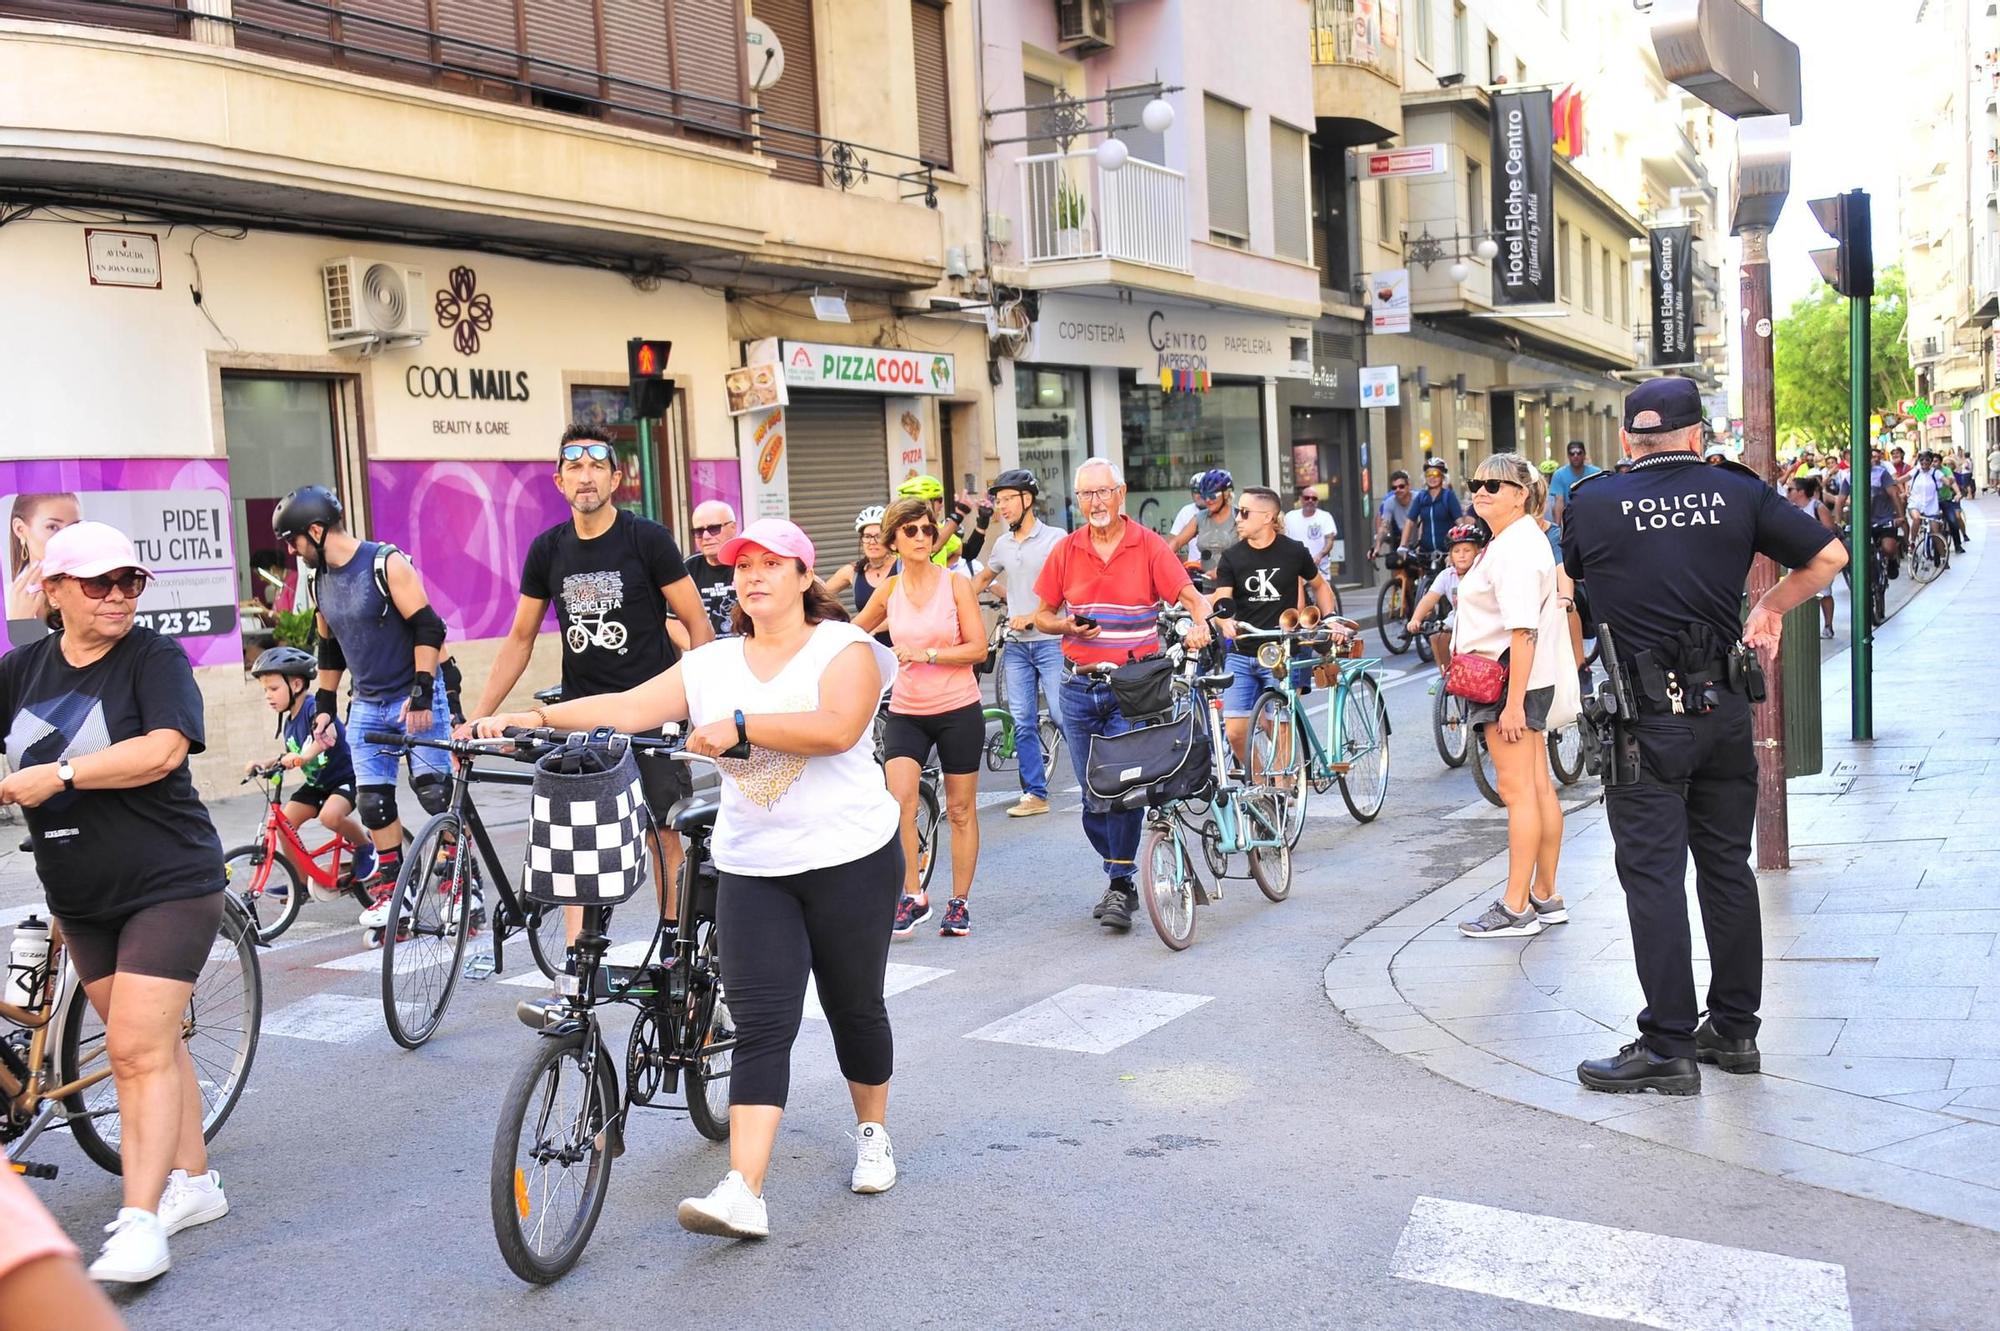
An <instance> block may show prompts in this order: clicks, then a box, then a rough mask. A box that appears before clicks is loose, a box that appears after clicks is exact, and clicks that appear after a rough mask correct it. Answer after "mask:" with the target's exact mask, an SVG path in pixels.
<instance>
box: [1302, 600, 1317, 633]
mask: <svg viewBox="0 0 2000 1331" xmlns="http://www.w3.org/2000/svg"><path fill="white" fill-rule="evenodd" d="M1297 614H1298V624H1299V627H1300V628H1302V629H1316V628H1318V627H1319V608H1318V607H1317V606H1310V605H1309V606H1307V607H1306V608H1305V609H1303V610H1300V611H1298V612H1297Z"/></svg>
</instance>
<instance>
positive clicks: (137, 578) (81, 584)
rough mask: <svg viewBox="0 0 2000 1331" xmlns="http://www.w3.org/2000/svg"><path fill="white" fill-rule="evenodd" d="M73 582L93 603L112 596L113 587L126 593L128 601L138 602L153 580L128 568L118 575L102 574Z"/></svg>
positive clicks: (76, 579) (134, 569)
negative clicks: (147, 585)
mask: <svg viewBox="0 0 2000 1331" xmlns="http://www.w3.org/2000/svg"><path fill="white" fill-rule="evenodd" d="M73 581H74V582H75V583H76V585H77V587H78V588H79V589H80V590H81V591H82V592H83V594H84V595H85V596H87V597H89V598H90V599H91V600H93V601H101V600H103V599H104V598H105V597H107V596H109V595H111V589H112V588H113V587H116V588H117V589H118V590H119V591H120V592H122V593H124V595H125V599H126V600H128V601H136V600H138V599H139V597H140V595H141V594H142V593H143V592H144V591H145V590H146V584H147V583H148V582H149V581H151V578H150V577H149V575H147V574H144V573H141V572H140V571H139V570H138V569H136V568H128V569H121V570H120V571H118V572H116V573H105V574H101V575H100V576H98V577H95V578H75V579H73Z"/></svg>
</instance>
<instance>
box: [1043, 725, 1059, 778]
mask: <svg viewBox="0 0 2000 1331" xmlns="http://www.w3.org/2000/svg"><path fill="white" fill-rule="evenodd" d="M1039 730H1040V732H1041V736H1042V767H1043V770H1044V771H1045V772H1048V773H1053V772H1054V771H1055V770H1056V758H1057V756H1058V755H1060V754H1061V753H1062V727H1061V726H1059V725H1057V724H1056V723H1055V720H1054V718H1052V717H1047V716H1045V717H1043V718H1042V721H1041V725H1040V726H1039Z"/></svg>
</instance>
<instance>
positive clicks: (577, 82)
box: [522, 0, 598, 97]
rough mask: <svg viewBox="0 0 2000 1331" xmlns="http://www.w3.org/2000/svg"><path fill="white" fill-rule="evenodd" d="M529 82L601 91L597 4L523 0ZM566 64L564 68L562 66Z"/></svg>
mask: <svg viewBox="0 0 2000 1331" xmlns="http://www.w3.org/2000/svg"><path fill="white" fill-rule="evenodd" d="M522 21H523V27H524V29H525V31H526V33H527V38H528V42H527V47H526V50H527V53H528V57H529V65H528V82H530V83H532V84H534V85H535V86H536V87H537V88H549V89H553V90H554V91H556V92H563V93H582V94H583V95H584V96H586V97H595V96H596V95H597V76H596V74H595V73H591V72H587V71H594V70H595V69H597V67H598V64H597V6H596V5H594V4H592V3H591V0H522ZM558 66H563V67H564V68H558Z"/></svg>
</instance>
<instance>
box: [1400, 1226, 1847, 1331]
mask: <svg viewBox="0 0 2000 1331" xmlns="http://www.w3.org/2000/svg"><path fill="white" fill-rule="evenodd" d="M1390 1274H1392V1275H1394V1276H1396V1277H1398V1278H1399V1279H1402V1280H1413V1281H1420V1282H1422V1283H1424V1284H1427V1285H1442V1286H1443V1287H1445V1288H1446V1289H1462V1290H1469V1291H1471V1292H1472V1293H1475V1294H1490V1295H1493V1296H1494V1297H1496V1298H1503V1299H1513V1300H1515V1301H1517V1302H1520V1303H1531V1304H1534V1305H1535V1306H1537V1307H1541V1308H1557V1309H1561V1310H1562V1311H1564V1312H1576V1313H1584V1314H1587V1315H1588V1316H1591V1317H1602V1318H1607V1319H1609V1320H1612V1321H1621V1322H1633V1323H1636V1324H1638V1325H1640V1326H1653V1327H1660V1328H1663V1331H1751V1328H1756V1331H1853V1326H1854V1321H1853V1317H1852V1315H1851V1313H1850V1311H1849V1308H1848V1302H1847V1271H1846V1269H1845V1268H1844V1267H1840V1266H1835V1265H1833V1264H1831V1263H1828V1262H1811V1261H1806V1260H1803V1259H1801V1258H1797V1257H1785V1256H1781V1255H1779V1254H1777V1253H1770V1252H1758V1251H1757V1250H1755V1249H1752V1248H1729V1247H1724V1246H1722V1245H1721V1244H1716V1243H1702V1242H1699V1241H1698V1240H1695V1239H1679V1238H1672V1237H1669V1236H1667V1235H1665V1234H1648V1233H1646V1232H1645V1231H1643V1230H1636V1229H1613V1228H1610V1227H1608V1226H1605V1225H1593V1224H1587V1223H1585V1222H1583V1221H1580V1220H1561V1219H1557V1218H1556V1217H1554V1216H1545V1215H1532V1214H1529V1213H1528V1212H1525V1211H1508V1210H1503V1209H1501V1208H1499V1207H1497V1206H1480V1205H1477V1204H1475V1203H1471V1202H1454V1201H1444V1200H1441V1199H1439V1198H1436V1197H1419V1198H1417V1201H1416V1205H1414V1206H1413V1207H1411V1208H1410V1219H1409V1223H1408V1224H1407V1225H1405V1226H1404V1227H1403V1235H1402V1238H1400V1239H1399V1240H1398V1241H1397V1243H1396V1252H1395V1256H1394V1257H1393V1258H1392V1259H1391V1264H1390Z"/></svg>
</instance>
